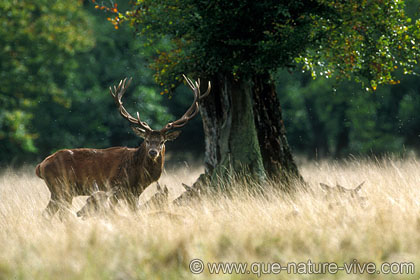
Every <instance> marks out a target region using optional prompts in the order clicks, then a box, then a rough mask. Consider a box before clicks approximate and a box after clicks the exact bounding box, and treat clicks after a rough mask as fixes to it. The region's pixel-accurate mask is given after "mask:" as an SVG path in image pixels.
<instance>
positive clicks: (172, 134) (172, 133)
mask: <svg viewBox="0 0 420 280" xmlns="http://www.w3.org/2000/svg"><path fill="white" fill-rule="evenodd" d="M180 134H181V131H180V130H178V131H169V132H168V133H166V134H165V139H166V141H172V140H175V139H176V138H177V137H178V136H179V135H180Z"/></svg>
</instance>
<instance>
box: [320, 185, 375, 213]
mask: <svg viewBox="0 0 420 280" xmlns="http://www.w3.org/2000/svg"><path fill="white" fill-rule="evenodd" d="M364 183H365V182H362V183H361V184H359V185H358V186H357V187H356V188H354V189H348V188H345V187H343V186H341V185H339V184H337V185H336V186H335V187H330V186H328V185H327V184H323V183H320V186H321V188H322V190H324V192H325V199H327V200H335V204H336V206H337V205H341V202H345V201H348V202H350V203H358V204H360V206H362V207H365V206H366V202H367V198H366V197H365V196H362V195H361V193H360V191H361V189H362V186H363V184H364ZM329 206H330V208H331V207H332V206H333V205H332V204H330V205H329Z"/></svg>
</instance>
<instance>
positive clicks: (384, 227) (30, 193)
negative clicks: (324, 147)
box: [0, 159, 420, 279]
mask: <svg viewBox="0 0 420 280" xmlns="http://www.w3.org/2000/svg"><path fill="white" fill-rule="evenodd" d="M301 172H302V175H303V176H304V178H305V180H306V181H307V182H308V183H309V186H310V188H311V189H312V190H313V193H312V194H311V193H307V192H298V193H296V194H295V195H294V197H293V198H290V197H288V196H284V195H282V194H281V193H279V192H276V191H273V190H271V189H270V190H269V191H268V195H267V196H266V197H262V196H254V195H252V193H250V192H248V191H247V190H246V189H247V188H237V189H238V191H236V192H234V194H233V196H232V197H225V196H223V195H216V196H214V197H208V198H206V199H204V200H203V201H200V202H194V203H191V204H190V205H187V206H170V207H169V208H168V209H166V210H165V212H164V213H160V214H159V212H156V210H153V209H151V210H145V211H142V212H139V213H136V214H133V213H130V212H129V211H127V210H125V209H120V210H119V212H118V215H113V216H110V217H105V218H91V219H87V220H80V219H78V218H76V217H73V216H69V217H68V218H67V219H66V220H65V221H63V222H61V221H59V220H58V219H57V218H54V219H53V220H52V221H46V220H44V219H43V218H42V217H41V212H42V210H43V209H44V208H45V206H46V204H47V202H48V199H49V192H48V190H47V188H46V186H45V185H44V183H43V181H42V180H40V179H38V178H36V177H35V175H34V174H33V170H25V171H18V172H16V171H13V170H8V171H5V172H4V173H3V175H1V176H0V279H209V278H210V279H220V278H222V279H255V278H257V276H256V275H253V274H244V275H240V274H234V275H222V274H219V275H210V273H209V271H208V269H207V268H206V269H205V271H204V272H203V273H202V274H200V275H193V274H192V273H191V272H190V271H189V268H188V266H189V262H190V260H191V259H196V258H199V259H202V260H203V262H204V263H206V262H249V263H251V262H266V263H272V262H279V263H281V264H286V263H287V262H292V261H295V262H307V261H308V260H309V259H310V260H311V261H312V262H337V263H338V264H339V265H341V264H343V263H350V262H352V261H353V260H354V259H357V261H359V262H360V263H364V262H374V263H376V264H377V265H380V264H381V263H383V262H394V261H395V262H401V261H404V262H413V263H415V264H416V265H417V267H416V268H417V270H416V271H415V274H414V275H413V274H411V275H392V274H389V275H383V274H375V275H368V274H363V275H360V274H357V275H354V274H350V275H348V274H345V273H344V272H339V273H337V274H335V275H331V274H326V275H319V274H318V275H287V274H285V273H284V272H282V273H280V274H278V275H263V276H262V277H261V278H262V279H336V278H339V279H419V277H420V273H419V272H418V271H419V270H420V191H419V190H420V162H419V161H418V160H416V159H407V160H404V161H402V160H396V159H386V160H378V161H367V160H365V161H364V160H352V161H346V162H340V163H336V162H327V161H326V162H320V163H305V164H303V165H302V166H301ZM199 173H200V170H199V169H197V170H191V168H184V169H180V170H173V171H170V172H168V173H167V174H164V175H163V178H162V179H161V182H162V183H163V184H166V185H167V186H168V187H169V189H170V191H171V198H175V197H176V196H177V195H178V194H179V193H180V191H181V190H182V189H181V187H180V186H181V183H182V182H184V183H187V184H189V183H191V182H193V181H194V179H195V178H196V177H197V176H198V174H199ZM362 181H365V184H364V186H363V190H362V193H363V195H364V196H366V197H368V199H369V201H368V205H367V207H364V208H363V207H360V206H359V205H358V204H357V203H356V204H354V203H351V202H348V201H343V202H341V203H340V205H338V206H336V205H335V204H334V206H332V205H331V202H332V201H328V200H326V199H324V196H325V194H324V192H323V191H322V190H321V189H320V188H319V183H320V182H323V183H327V184H330V185H335V183H339V184H341V185H343V186H346V187H355V186H356V185H358V184H359V183H360V182H362ZM248 187H252V186H248ZM153 191H154V186H152V187H150V189H148V190H147V192H146V193H145V194H144V195H143V197H142V199H146V198H147V197H148V196H150V195H151V194H152V193H153ZM82 205H83V198H77V199H75V200H74V201H73V208H74V209H73V210H74V211H76V210H77V209H78V208H80V207H81V206H82ZM165 213H166V214H167V215H166V214H165Z"/></svg>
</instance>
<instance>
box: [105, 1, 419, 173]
mask: <svg viewBox="0 0 420 280" xmlns="http://www.w3.org/2000/svg"><path fill="white" fill-rule="evenodd" d="M115 12H116V15H117V16H116V17H115V19H113V20H112V21H113V23H114V24H115V25H116V26H118V25H119V24H120V23H121V22H123V21H129V22H130V23H131V24H132V25H133V26H135V27H136V30H137V31H138V33H139V34H140V35H141V36H146V37H147V38H149V40H151V41H152V42H153V39H157V40H161V39H162V37H163V38H167V39H168V40H170V42H171V48H170V49H163V50H161V51H160V55H159V57H158V59H156V60H155V62H154V67H155V69H156V80H157V81H158V82H159V83H162V84H166V85H167V86H168V87H175V86H176V84H177V83H176V82H175V81H177V80H178V81H179V77H180V74H181V73H188V74H191V75H193V76H194V77H201V78H204V79H206V80H211V82H212V85H213V86H212V88H213V91H212V94H211V95H210V96H209V98H207V99H206V100H204V101H203V102H202V104H201V114H202V118H203V125H204V131H205V136H206V153H205V166H206V173H207V174H209V175H220V174H222V173H223V172H224V171H225V169H226V168H231V167H232V168H233V169H234V170H240V169H242V168H245V169H247V170H250V171H251V172H252V173H254V174H255V175H256V176H258V177H265V176H266V175H268V176H269V177H274V178H279V179H282V180H284V179H285V178H287V177H288V176H292V177H298V178H299V177H300V175H299V173H298V170H297V168H296V165H295V163H294V161H293V158H292V155H291V153H290V149H289V146H288V143H287V140H286V136H285V128H284V125H283V120H282V115H281V110H280V103H279V100H278V99H277V95H276V92H275V86H274V82H273V79H272V78H271V76H272V73H273V72H275V71H276V70H277V69H279V68H290V69H293V68H297V67H300V66H299V65H303V69H304V70H308V71H311V73H312V76H313V77H317V76H326V77H330V78H336V79H343V78H348V79H353V78H354V79H355V80H357V81H359V82H361V83H363V85H364V87H366V88H367V89H368V90H375V89H376V88H377V86H378V85H379V84H384V83H388V84H396V83H398V81H397V80H396V79H395V78H394V76H393V72H394V71H395V70H396V69H403V71H404V72H405V73H411V72H412V69H413V67H414V65H415V63H416V62H417V60H418V57H419V50H418V40H419V39H420V31H419V30H420V21H418V20H417V21H415V22H414V21H412V20H411V19H410V18H408V17H407V16H406V15H405V13H404V2H403V1H391V0H388V1H383V0H374V1H338V0H336V1H334V0H318V1H309V0H300V1H272V0H271V1H269V0H267V1H250V0H234V1H221V0H214V1H204V0H183V1H181V0H170V1H151V0H150V1H148V0H138V1H136V2H134V5H133V7H132V9H131V10H129V11H127V12H126V13H125V14H121V13H119V12H118V11H115ZM220 170H221V171H222V172H218V171H220Z"/></svg>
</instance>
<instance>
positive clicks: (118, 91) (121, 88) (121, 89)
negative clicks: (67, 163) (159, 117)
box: [109, 78, 152, 131]
mask: <svg viewBox="0 0 420 280" xmlns="http://www.w3.org/2000/svg"><path fill="white" fill-rule="evenodd" d="M132 80H133V78H130V79H129V80H128V82H127V78H125V79H124V80H121V81H120V82H119V84H118V86H115V85H114V90H112V87H109V91H110V92H111V95H112V97H113V98H114V100H115V103H116V104H117V105H118V111H119V112H120V115H121V116H123V118H125V119H126V120H128V121H129V122H130V123H132V124H135V125H137V126H140V128H142V129H144V130H149V131H150V130H152V129H151V128H150V126H149V125H148V124H147V123H145V122H143V121H141V120H140V115H139V112H137V119H136V118H134V117H133V116H131V115H130V113H128V111H127V110H126V109H125V108H124V106H123V103H122V101H121V99H122V97H123V96H124V93H125V92H126V90H127V87H128V86H129V85H130V84H131V81H132Z"/></svg>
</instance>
